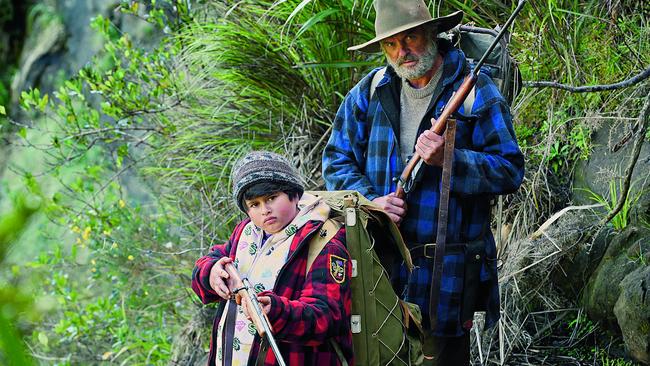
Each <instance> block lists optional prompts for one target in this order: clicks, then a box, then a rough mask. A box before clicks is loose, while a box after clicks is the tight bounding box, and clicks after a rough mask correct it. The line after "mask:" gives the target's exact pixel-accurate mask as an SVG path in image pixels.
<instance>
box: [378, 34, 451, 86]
mask: <svg viewBox="0 0 650 366" xmlns="http://www.w3.org/2000/svg"><path fill="white" fill-rule="evenodd" d="M436 56H438V45H437V44H436V42H435V41H431V42H429V44H428V45H427V47H426V49H425V50H424V53H423V54H422V55H420V56H419V57H418V56H416V55H414V54H408V55H406V56H404V57H402V58H399V59H397V60H395V62H393V61H391V59H390V58H388V57H386V59H387V60H388V64H389V65H390V66H392V67H393V69H395V73H396V74H397V76H399V77H400V78H402V79H406V80H414V79H419V78H421V77H423V76H424V74H426V73H427V72H428V71H429V70H431V68H432V67H433V64H434V63H435V61H436ZM406 61H418V62H417V63H416V64H415V67H413V68H410V67H407V66H404V65H402V63H404V62H406Z"/></svg>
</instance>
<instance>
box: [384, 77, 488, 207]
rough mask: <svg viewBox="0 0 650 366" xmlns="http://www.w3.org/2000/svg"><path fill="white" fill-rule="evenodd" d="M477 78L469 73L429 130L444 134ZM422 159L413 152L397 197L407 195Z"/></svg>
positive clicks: (399, 183)
mask: <svg viewBox="0 0 650 366" xmlns="http://www.w3.org/2000/svg"><path fill="white" fill-rule="evenodd" d="M476 80H478V75H477V74H475V73H473V72H471V73H469V74H468V75H467V76H466V77H465V80H464V81H463V83H462V84H461V85H460V87H459V88H458V90H457V91H456V92H455V93H454V95H453V96H452V97H451V99H450V100H449V102H448V103H447V105H446V106H445V108H444V109H443V111H442V113H441V114H440V117H438V119H437V120H434V119H433V118H432V119H431V128H430V129H429V131H431V132H433V133H435V134H437V135H440V136H442V134H443V132H445V128H446V127H447V120H448V119H449V117H451V115H452V114H453V113H454V112H456V111H457V110H458V108H460V106H461V105H462V104H463V102H464V101H465V98H467V95H468V94H469V93H470V92H471V91H472V88H474V85H476ZM420 159H422V157H421V156H420V155H419V154H418V153H417V152H416V153H415V154H413V157H412V158H411V160H409V162H408V163H407V164H406V167H405V168H404V171H402V174H401V175H400V177H399V181H398V182H397V190H395V195H396V196H397V197H399V198H401V199H404V197H405V196H406V192H405V191H404V184H405V183H406V182H407V181H408V180H409V179H410V176H411V174H412V173H413V170H414V169H415V167H416V166H417V165H418V163H419V162H420Z"/></svg>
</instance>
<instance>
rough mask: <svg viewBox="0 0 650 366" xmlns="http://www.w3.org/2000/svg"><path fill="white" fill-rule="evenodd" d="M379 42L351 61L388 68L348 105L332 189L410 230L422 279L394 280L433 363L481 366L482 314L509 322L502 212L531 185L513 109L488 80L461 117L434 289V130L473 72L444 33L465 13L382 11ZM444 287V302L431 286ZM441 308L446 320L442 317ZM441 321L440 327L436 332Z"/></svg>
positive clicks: (326, 159)
mask: <svg viewBox="0 0 650 366" xmlns="http://www.w3.org/2000/svg"><path fill="white" fill-rule="evenodd" d="M375 10H376V21H375V31H376V37H375V38H373V39H372V40H370V41H368V42H366V43H364V44H361V45H358V46H354V47H350V50H360V51H365V52H376V51H379V50H381V51H383V53H384V55H385V56H386V59H387V61H388V66H386V67H385V68H378V69H375V70H373V71H371V72H370V73H369V74H368V75H366V76H365V77H364V78H363V79H362V80H361V81H360V82H359V83H358V84H357V85H356V86H355V87H354V88H353V89H352V90H351V91H350V92H349V93H348V94H347V96H346V97H345V100H344V101H343V103H342V105H341V107H340V108H339V110H338V113H337V115H336V119H335V121H334V126H333V132H332V135H331V137H330V139H329V142H328V144H327V146H326V148H325V151H324V154H323V177H324V178H325V182H326V185H327V188H328V189H330V190H341V189H351V190H357V191H359V192H360V193H362V194H363V195H364V196H366V197H367V198H369V199H371V200H373V201H374V202H375V203H377V204H378V205H380V206H381V207H383V208H384V209H385V210H386V212H388V214H389V215H390V216H391V218H392V219H393V220H394V221H395V222H396V223H398V224H399V225H400V230H401V231H402V234H403V236H404V239H405V241H406V242H407V244H408V245H409V249H411V254H412V256H413V259H414V262H415V265H416V269H415V270H414V271H413V272H412V273H411V274H408V273H407V272H406V270H405V269H404V268H403V267H400V266H399V265H398V266H397V267H398V268H395V269H394V271H393V277H394V281H396V285H397V286H401V287H403V288H404V293H403V296H404V298H405V300H407V301H410V302H414V303H416V304H418V305H419V306H420V308H421V310H422V313H423V318H424V326H425V328H426V329H428V334H427V337H426V338H425V344H424V353H425V358H426V359H427V362H428V363H430V364H435V365H467V364H469V330H470V328H471V326H472V316H473V313H474V311H486V312H487V314H486V326H487V327H490V326H492V325H494V324H495V323H496V321H497V320H498V318H499V291H498V281H497V269H496V248H495V243H494V238H493V236H492V233H491V231H490V209H491V206H490V201H491V199H492V198H493V197H494V196H495V195H499V194H506V193H511V192H513V191H515V190H516V189H517V188H518V187H519V185H520V184H521V182H522V179H523V175H524V159H523V156H522V154H521V151H520V150H519V147H518V145H517V141H516V139H515V134H514V130H513V127H512V122H511V117H510V110H509V107H508V104H507V102H506V101H505V99H504V98H503V97H502V96H501V94H500V93H499V91H498V89H497V88H496V86H495V85H494V83H493V82H492V80H491V79H490V77H489V76H488V75H485V74H483V73H481V74H480V75H479V78H478V81H477V84H476V87H475V89H474V91H473V97H474V102H473V106H472V108H471V113H470V112H469V111H468V112H467V113H466V112H465V110H464V109H465V107H461V108H460V110H459V111H458V112H457V113H456V116H455V117H456V119H457V120H458V122H457V132H456V135H455V149H454V151H453V169H452V178H451V193H450V199H449V215H448V217H449V219H448V224H447V233H448V234H447V239H448V240H447V242H448V243H454V244H447V246H446V248H447V249H446V251H445V253H446V254H445V256H444V260H443V271H442V275H441V276H440V278H439V279H433V278H432V276H433V257H434V256H433V253H432V251H431V250H430V249H432V248H434V246H432V245H425V244H427V243H434V242H435V239H436V231H437V223H438V209H439V201H440V182H441V173H442V169H441V167H442V165H443V157H444V145H445V141H444V138H443V137H442V136H438V135H436V134H435V133H433V132H430V131H428V129H429V128H430V127H431V120H432V119H434V118H437V117H438V116H439V115H440V113H441V112H442V110H443V108H444V106H445V105H446V103H447V102H448V101H449V99H450V98H451V96H452V94H453V93H454V91H455V90H457V88H458V87H459V86H460V84H461V83H462V80H463V77H464V76H465V75H466V74H467V73H468V72H469V71H470V67H469V65H468V63H467V61H466V59H465V56H464V54H463V53H462V52H461V51H460V50H458V49H456V48H454V47H453V46H452V45H451V44H450V43H449V42H448V41H446V40H444V39H438V38H437V35H438V34H439V33H442V32H445V31H448V30H450V29H451V28H453V27H455V26H456V25H458V24H459V23H460V21H461V20H462V13H461V12H456V13H453V14H451V15H448V16H444V17H439V18H433V17H432V16H431V15H430V13H429V11H428V9H427V7H426V5H425V3H424V1H423V0H400V1H392V0H376V1H375ZM414 152H417V153H418V154H419V155H420V156H421V157H422V159H423V160H424V162H425V163H426V164H424V165H423V166H422V168H421V169H420V171H419V173H418V176H417V179H416V181H417V182H416V184H415V185H414V186H413V188H412V189H411V190H410V192H409V193H408V195H407V196H406V198H404V199H403V198H399V197H397V196H396V195H395V194H394V193H393V192H395V190H396V183H397V181H398V177H399V175H400V173H401V172H402V171H403V169H404V167H405V163H406V162H407V161H408V159H409V158H410V157H411V156H412V155H413V153H414ZM432 282H433V283H439V284H440V287H439V288H440V290H439V296H438V297H437V299H438V300H437V301H434V302H433V303H432V299H431V293H432V291H431V287H432V286H431V283H432ZM430 308H432V309H434V310H432V311H431V310H430ZM430 319H435V322H434V321H431V320H430Z"/></svg>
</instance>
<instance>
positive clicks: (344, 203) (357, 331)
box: [307, 191, 423, 366]
mask: <svg viewBox="0 0 650 366" xmlns="http://www.w3.org/2000/svg"><path fill="white" fill-rule="evenodd" d="M309 193H311V194H313V195H315V196H318V197H322V198H323V200H324V201H325V202H326V203H327V204H328V205H329V206H330V208H331V212H330V219H329V220H327V221H326V222H325V225H323V229H322V231H321V233H319V234H320V235H316V236H315V238H314V239H312V241H311V242H310V244H309V255H308V261H307V271H309V268H310V266H311V264H312V263H313V261H314V259H315V257H316V256H317V255H318V253H320V251H321V250H322V248H323V247H324V246H325V244H326V243H327V242H328V241H329V240H330V239H331V237H332V236H334V234H336V232H337V231H338V229H339V228H340V227H341V226H342V225H345V230H346V235H345V237H346V241H347V248H348V251H349V252H350V256H351V258H352V281H351V287H352V318H351V329H352V340H353V345H354V359H355V364H356V365H359V366H375V365H420V364H421V363H422V358H423V356H422V341H421V340H422V334H423V333H422V328H421V320H422V315H421V314H420V308H419V307H418V306H417V305H415V304H411V303H407V302H405V301H402V300H400V299H399V297H398V296H397V294H396V293H395V291H394V290H393V287H392V285H391V283H390V280H389V277H388V273H387V272H386V270H385V268H386V267H387V266H390V264H391V263H393V261H394V260H399V261H401V260H403V261H405V263H406V265H407V267H408V268H409V270H412V269H413V262H412V260H411V255H410V253H409V251H408V249H407V248H406V245H405V244H404V241H403V239H402V236H401V234H400V232H399V229H398V228H397V226H396V225H395V223H393V222H392V221H391V220H390V218H389V217H388V215H387V214H386V213H385V212H384V211H382V210H381V209H379V208H378V207H377V206H375V205H374V204H373V203H372V202H370V201H369V200H368V199H366V198H365V197H363V196H362V195H361V194H359V193H358V192H356V191H334V192H326V191H310V192H309ZM334 347H335V348H337V349H338V346H337V345H334Z"/></svg>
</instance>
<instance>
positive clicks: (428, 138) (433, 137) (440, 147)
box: [415, 130, 445, 167]
mask: <svg viewBox="0 0 650 366" xmlns="http://www.w3.org/2000/svg"><path fill="white" fill-rule="evenodd" d="M415 152H417V153H418V155H420V157H421V158H422V160H424V162H425V163H427V165H432V166H440V167H441V166H442V163H443V160H444V155H445V139H444V137H442V136H438V135H437V134H435V133H433V132H431V131H429V130H426V131H424V132H423V133H422V134H421V135H420V137H418V140H417V142H416V143H415Z"/></svg>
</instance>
